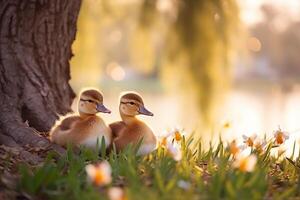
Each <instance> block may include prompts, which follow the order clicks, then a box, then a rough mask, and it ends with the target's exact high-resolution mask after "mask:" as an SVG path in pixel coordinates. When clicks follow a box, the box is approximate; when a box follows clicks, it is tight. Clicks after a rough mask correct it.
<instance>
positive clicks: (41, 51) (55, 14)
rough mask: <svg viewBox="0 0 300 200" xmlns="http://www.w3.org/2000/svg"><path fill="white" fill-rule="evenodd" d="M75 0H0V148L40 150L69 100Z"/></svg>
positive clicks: (74, 26)
mask: <svg viewBox="0 0 300 200" xmlns="http://www.w3.org/2000/svg"><path fill="white" fill-rule="evenodd" d="M80 4H81V0H30V1H28V0H0V144H5V145H9V146H24V145H26V144H29V145H33V146H40V147H43V146H45V145H47V144H49V141H48V140H47V139H46V138H45V137H41V136H40V135H39V134H38V132H45V131H49V130H50V128H51V126H52V125H53V124H54V122H55V120H56V119H57V117H58V115H59V114H65V113H67V112H69V111H70V106H71V103H72V101H73V99H74V97H75V94H74V92H73V90H72V88H71V87H70V85H69V80H70V64H69V61H70V59H71V57H72V50H71V45H72V43H73V41H74V39H75V34H76V22H77V17H78V13H79V9H80Z"/></svg>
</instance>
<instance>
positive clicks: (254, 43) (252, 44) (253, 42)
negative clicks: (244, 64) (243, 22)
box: [247, 37, 261, 52]
mask: <svg viewBox="0 0 300 200" xmlns="http://www.w3.org/2000/svg"><path fill="white" fill-rule="evenodd" d="M247 46H248V49H249V50H251V51H254V52H258V51H260V49H261V42H260V41H259V39H258V38H256V37H250V38H248V42H247Z"/></svg>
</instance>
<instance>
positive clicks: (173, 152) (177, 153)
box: [167, 143, 182, 161]
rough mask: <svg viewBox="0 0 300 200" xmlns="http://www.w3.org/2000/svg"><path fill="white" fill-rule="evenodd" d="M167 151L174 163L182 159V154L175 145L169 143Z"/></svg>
mask: <svg viewBox="0 0 300 200" xmlns="http://www.w3.org/2000/svg"><path fill="white" fill-rule="evenodd" d="M167 150H168V153H169V154H170V155H171V156H172V158H173V159H174V160H175V161H180V160H181V159H182V152H181V150H180V148H179V147H178V146H177V145H176V146H174V145H173V144H170V143H169V144H168V146H167Z"/></svg>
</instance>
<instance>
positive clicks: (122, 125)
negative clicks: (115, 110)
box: [109, 93, 156, 155]
mask: <svg viewBox="0 0 300 200" xmlns="http://www.w3.org/2000/svg"><path fill="white" fill-rule="evenodd" d="M119 110H120V115H121V118H122V121H118V122H114V123H112V124H110V125H109V126H110V128H111V130H112V134H113V137H114V140H113V143H114V144H115V147H116V150H117V151H120V150H122V149H124V148H125V147H126V146H127V145H129V144H137V143H138V142H139V141H140V140H141V139H142V144H141V146H140V149H139V152H138V154H142V155H144V154H147V153H150V152H151V151H153V150H154V149H155V147H156V137H155V135H154V134H153V131H152V130H151V129H150V128H149V127H148V126H147V125H146V124H145V123H144V122H142V121H141V120H139V119H137V118H136V115H138V114H144V115H150V116H153V114H152V113H151V112H149V111H148V110H146V109H145V107H144V104H143V101H142V98H141V97H140V96H139V95H137V94H135V93H128V94H125V95H123V96H122V97H121V103H120V107H119Z"/></svg>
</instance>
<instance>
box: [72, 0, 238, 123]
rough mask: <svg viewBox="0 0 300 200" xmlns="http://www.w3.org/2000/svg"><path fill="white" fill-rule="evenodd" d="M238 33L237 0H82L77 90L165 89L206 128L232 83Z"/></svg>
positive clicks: (75, 62)
mask: <svg viewBox="0 0 300 200" xmlns="http://www.w3.org/2000/svg"><path fill="white" fill-rule="evenodd" d="M238 27H239V17H238V7H237V4H236V2H235V0H213V1H212V0H185V1H180V0H85V1H83V4H82V8H81V11H80V17H79V22H78V34H77V39H76V42H75V44H74V46H73V48H74V53H75V57H74V58H73V59H72V84H73V88H75V90H78V89H79V88H80V87H82V86H85V85H91V86H97V87H101V88H102V89H104V90H105V88H110V91H111V88H113V86H112V85H114V86H116V83H115V82H114V81H121V83H122V84H119V85H118V87H121V88H123V89H125V88H126V89H128V88H129V89H134V90H140V89H142V90H143V91H144V90H148V88H149V87H150V88H152V89H153V88H154V89H153V90H152V92H153V93H155V92H157V90H161V88H163V90H164V89H165V88H167V90H171V91H172V90H173V91H174V92H175V93H177V94H179V95H178V96H181V95H182V96H183V98H182V99H184V100H185V101H186V104H189V103H191V104H192V103H196V104H197V105H198V109H199V111H200V113H201V115H200V116H201V117H202V118H201V122H202V124H207V123H208V122H211V121H212V119H213V118H214V115H215V110H214V108H215V106H216V105H217V102H218V101H219V100H220V99H221V98H220V97H221V96H222V95H221V94H223V92H224V90H226V88H228V86H229V85H230V80H231V79H230V74H231V73H230V71H231V69H230V66H231V61H232V56H233V52H234V49H235V39H236V36H237V32H238ZM135 79H139V81H138V82H134V81H133V80H135ZM157 88H160V89H157Z"/></svg>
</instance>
